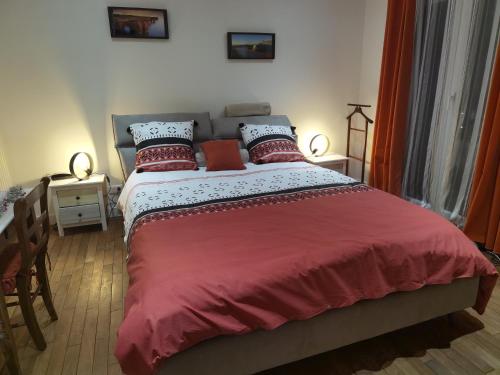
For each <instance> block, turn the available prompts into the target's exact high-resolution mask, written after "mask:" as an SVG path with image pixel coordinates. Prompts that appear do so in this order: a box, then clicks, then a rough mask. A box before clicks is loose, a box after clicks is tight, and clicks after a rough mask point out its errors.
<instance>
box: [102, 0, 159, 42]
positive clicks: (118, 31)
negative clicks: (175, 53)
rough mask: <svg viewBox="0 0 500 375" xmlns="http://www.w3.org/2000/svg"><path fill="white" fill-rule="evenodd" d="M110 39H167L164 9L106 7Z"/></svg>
mask: <svg viewBox="0 0 500 375" xmlns="http://www.w3.org/2000/svg"><path fill="white" fill-rule="evenodd" d="M108 15H109V28H110V30H111V37H112V38H139V39H168V21H167V10H166V9H149V8H124V7H108Z"/></svg>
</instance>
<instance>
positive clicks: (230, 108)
mask: <svg viewBox="0 0 500 375" xmlns="http://www.w3.org/2000/svg"><path fill="white" fill-rule="evenodd" d="M225 113H226V117H244V116H269V115H270V114H271V104H269V103H240V104H230V105H227V106H226V110H225Z"/></svg>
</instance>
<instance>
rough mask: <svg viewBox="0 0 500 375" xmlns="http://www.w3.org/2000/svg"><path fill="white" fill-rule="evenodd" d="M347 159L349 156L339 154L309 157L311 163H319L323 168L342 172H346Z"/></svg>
mask: <svg viewBox="0 0 500 375" xmlns="http://www.w3.org/2000/svg"><path fill="white" fill-rule="evenodd" d="M347 160H348V158H347V157H345V156H343V155H339V154H329V155H322V156H309V157H307V161H308V162H309V163H312V164H315V165H318V166H320V167H323V168H327V169H331V170H334V171H336V172H339V173H342V174H345V171H346V166H347Z"/></svg>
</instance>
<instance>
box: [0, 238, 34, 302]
mask: <svg viewBox="0 0 500 375" xmlns="http://www.w3.org/2000/svg"><path fill="white" fill-rule="evenodd" d="M30 250H31V251H32V253H33V254H35V252H36V246H35V245H34V244H33V243H30ZM20 270H21V249H20V245H19V244H17V243H14V244H11V245H8V246H7V247H6V248H5V250H4V251H2V252H1V253H0V278H1V279H0V282H1V284H2V285H1V286H2V289H3V292H4V293H5V294H9V293H12V292H13V291H14V290H15V289H16V276H17V274H18V273H19V271H20ZM32 274H33V273H31V275H32Z"/></svg>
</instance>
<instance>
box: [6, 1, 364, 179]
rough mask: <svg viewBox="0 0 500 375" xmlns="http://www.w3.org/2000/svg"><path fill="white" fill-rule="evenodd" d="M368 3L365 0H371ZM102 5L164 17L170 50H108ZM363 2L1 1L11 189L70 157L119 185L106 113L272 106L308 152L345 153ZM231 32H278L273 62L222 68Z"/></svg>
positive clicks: (215, 112) (119, 46) (136, 44)
mask: <svg viewBox="0 0 500 375" xmlns="http://www.w3.org/2000/svg"><path fill="white" fill-rule="evenodd" d="M368 2H369V3H370V2H371V1H370V0H368ZM107 5H121V6H127V5H128V6H134V5H135V6H137V5H141V6H145V7H146V6H147V7H158V8H167V9H168V12H169V27H170V37H171V38H170V40H168V41H140V40H139V41H138V40H114V41H113V40H111V38H110V36H109V25H108V19H107V10H106V6H107ZM364 7H365V0H354V1H347V0H310V1H307V2H306V1H303V0H272V1H270V0H252V1H248V0H210V1H208V0H183V1H178V0H148V1H147V2H144V1H142V2H137V1H134V2H133V1H129V0H120V1H118V0H117V1H109V2H108V3H106V2H103V1H101V0H84V1H82V0H45V1H32V0H2V2H1V3H0V45H1V46H2V49H1V52H0V53H1V58H0V87H1V91H0V113H1V114H2V116H1V117H0V126H1V129H2V132H3V133H4V136H5V138H6V139H5V141H6V153H7V157H8V163H9V165H10V169H11V174H12V178H13V180H14V181H15V182H18V183H22V182H26V181H32V180H36V179H38V178H40V176H41V175H44V174H47V173H52V172H57V171H65V170H67V162H68V160H69V158H70V156H71V154H72V153H73V152H75V151H80V150H83V151H88V152H90V153H92V154H93V155H96V156H97V169H98V170H100V171H106V172H110V173H111V174H112V175H113V176H114V177H117V178H121V173H120V169H119V164H118V163H119V162H118V158H117V156H116V152H115V150H114V148H113V142H112V131H111V124H110V115H111V114H112V113H118V114H125V113H155V112H174V111H206V110H208V111H210V112H211V114H212V116H220V115H221V114H222V111H223V108H224V106H225V105H226V104H229V103H236V102H245V101H269V102H270V103H271V104H272V106H273V113H276V114H280V113H284V114H288V115H289V116H290V118H291V119H292V121H293V122H294V123H295V125H296V126H297V127H298V133H299V136H300V140H301V146H302V147H303V149H304V150H306V148H307V147H304V145H305V144H307V142H308V141H309V137H310V136H311V134H314V133H315V132H324V133H326V134H328V135H329V136H330V138H331V141H332V149H333V151H337V152H345V138H346V122H345V115H346V114H347V111H348V109H347V107H346V103H347V102H349V101H353V100H355V99H356V98H357V96H358V91H359V87H360V81H359V77H360V75H359V72H360V70H361V63H360V61H361V57H362V55H361V53H362V49H361V48H358V47H357V46H361V45H362V43H363V27H362V25H363V22H364ZM227 31H261V32H276V33H277V39H276V48H277V50H276V59H275V60H274V61H272V62H242V61H228V60H227V59H226V39H225V36H226V32H227Z"/></svg>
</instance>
